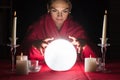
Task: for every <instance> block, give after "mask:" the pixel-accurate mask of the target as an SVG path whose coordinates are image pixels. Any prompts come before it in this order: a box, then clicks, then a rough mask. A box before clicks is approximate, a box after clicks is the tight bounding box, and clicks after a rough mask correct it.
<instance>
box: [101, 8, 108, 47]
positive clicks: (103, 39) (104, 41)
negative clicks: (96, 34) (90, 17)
mask: <svg viewBox="0 0 120 80" xmlns="http://www.w3.org/2000/svg"><path fill="white" fill-rule="evenodd" d="M106 25H107V11H106V10H105V15H104V20H103V29H102V45H104V44H106V27H107V26H106Z"/></svg>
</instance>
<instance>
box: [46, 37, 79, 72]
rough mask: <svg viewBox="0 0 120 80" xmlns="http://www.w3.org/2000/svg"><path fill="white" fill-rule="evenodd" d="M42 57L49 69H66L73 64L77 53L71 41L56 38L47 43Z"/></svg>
mask: <svg viewBox="0 0 120 80" xmlns="http://www.w3.org/2000/svg"><path fill="white" fill-rule="evenodd" d="M44 57H45V62H46V64H47V65H48V67H49V68H50V69H52V70H55V71H66V70H69V69H71V68H72V67H73V66H74V64H75V62H76V59H77V53H76V49H75V47H74V46H73V45H72V43H71V42H69V41H67V40H64V39H57V40H54V41H53V42H51V43H50V44H49V45H48V47H47V48H46V50H45V55H44Z"/></svg>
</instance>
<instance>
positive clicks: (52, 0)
mask: <svg viewBox="0 0 120 80" xmlns="http://www.w3.org/2000/svg"><path fill="white" fill-rule="evenodd" d="M55 1H60V0H49V1H48V4H47V9H48V10H49V9H50V7H51V5H52V3H54V2H55ZM61 1H65V2H66V3H67V4H68V5H69V10H70V11H71V9H72V4H71V2H70V0H61Z"/></svg>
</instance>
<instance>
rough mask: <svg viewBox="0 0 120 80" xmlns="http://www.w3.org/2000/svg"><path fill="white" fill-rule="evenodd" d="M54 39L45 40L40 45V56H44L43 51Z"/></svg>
mask: <svg viewBox="0 0 120 80" xmlns="http://www.w3.org/2000/svg"><path fill="white" fill-rule="evenodd" d="M53 40H54V38H46V39H44V40H43V41H42V43H41V47H40V48H39V50H40V51H41V53H42V55H44V50H45V48H46V47H47V46H48V44H49V43H50V42H51V41H53Z"/></svg>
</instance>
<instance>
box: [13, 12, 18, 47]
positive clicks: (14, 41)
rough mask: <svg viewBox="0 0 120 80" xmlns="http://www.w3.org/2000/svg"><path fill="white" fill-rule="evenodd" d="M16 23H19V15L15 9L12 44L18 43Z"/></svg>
mask: <svg viewBox="0 0 120 80" xmlns="http://www.w3.org/2000/svg"><path fill="white" fill-rule="evenodd" d="M16 25H17V17H16V11H15V12H14V18H13V29H12V45H16Z"/></svg>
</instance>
